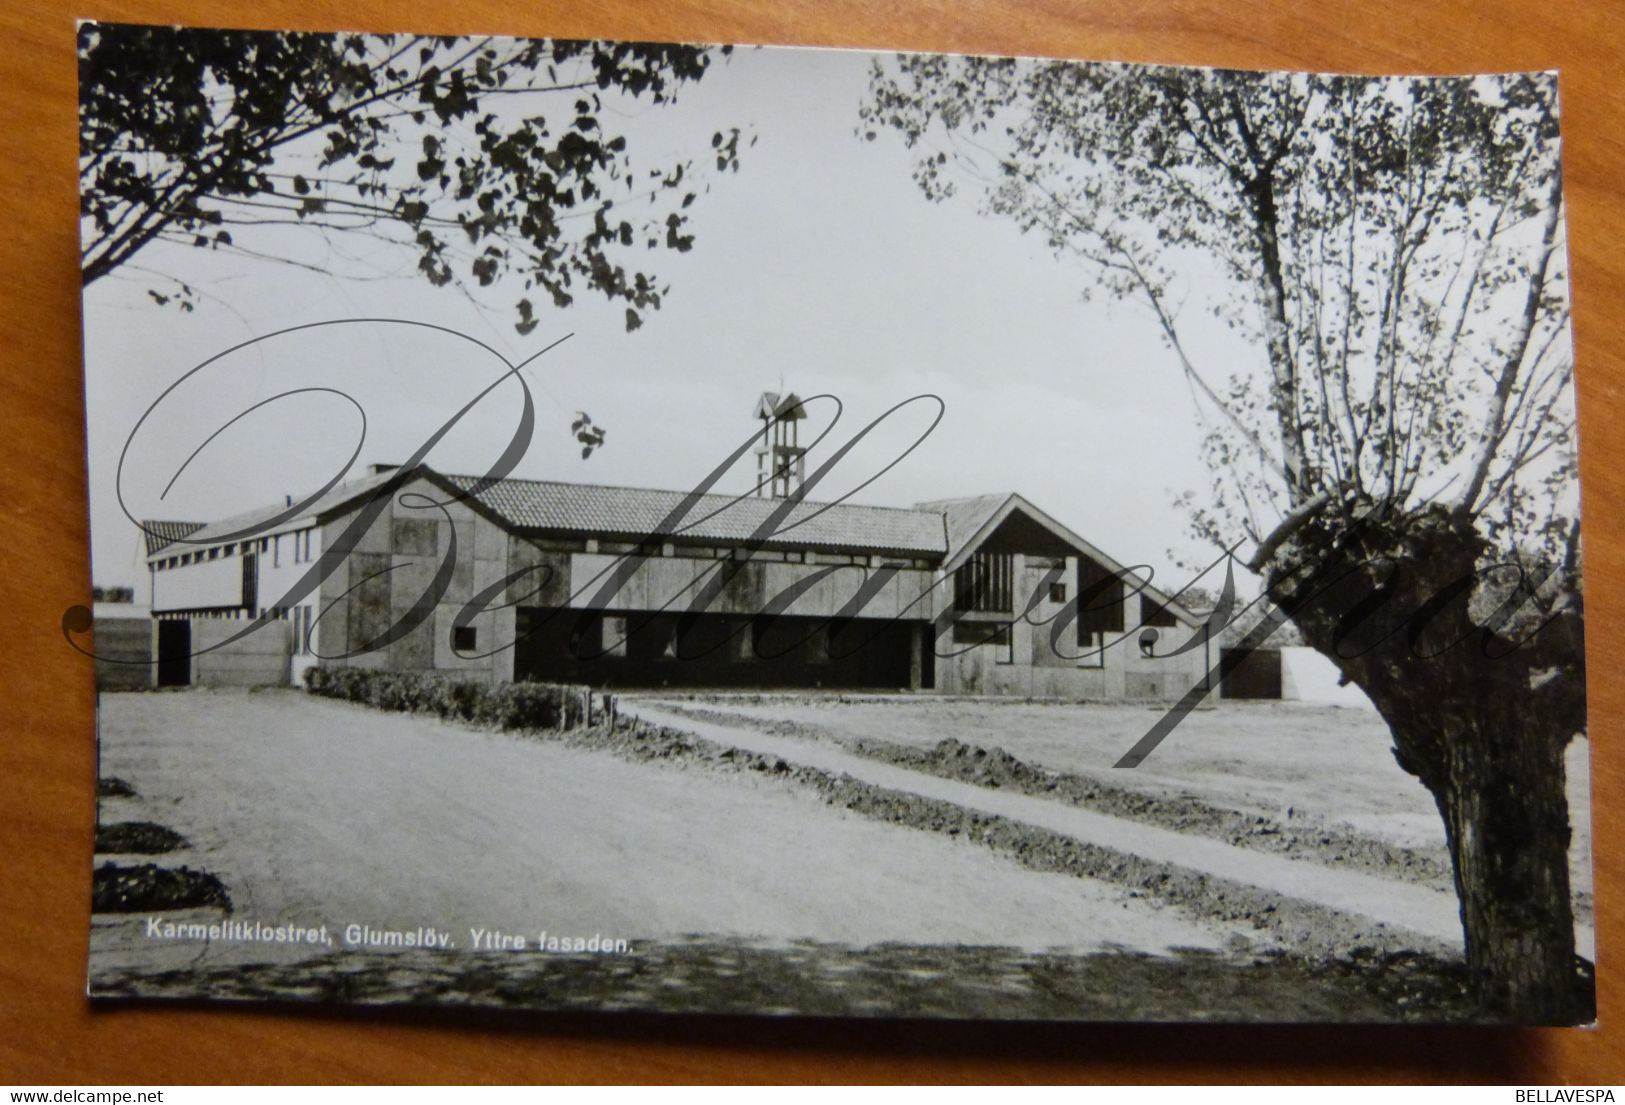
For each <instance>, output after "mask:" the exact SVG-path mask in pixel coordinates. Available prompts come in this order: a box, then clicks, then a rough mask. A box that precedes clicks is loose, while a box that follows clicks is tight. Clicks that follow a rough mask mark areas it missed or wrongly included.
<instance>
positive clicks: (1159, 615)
mask: <svg viewBox="0 0 1625 1105" xmlns="http://www.w3.org/2000/svg"><path fill="white" fill-rule="evenodd" d="M1140 624H1141V625H1145V626H1155V627H1157V628H1159V629H1172V628H1174V627H1175V626H1176V625H1178V624H1179V623H1178V622H1177V621H1176V620H1175V619H1174V613H1173V611H1172V610H1169V609H1168V607H1167V606H1166V605H1165V604H1163V603H1159V602H1158V601H1157V600H1156V599H1153V598H1152V597H1151V596H1150V595H1147V594H1146V593H1145V592H1143V591H1142V592H1140Z"/></svg>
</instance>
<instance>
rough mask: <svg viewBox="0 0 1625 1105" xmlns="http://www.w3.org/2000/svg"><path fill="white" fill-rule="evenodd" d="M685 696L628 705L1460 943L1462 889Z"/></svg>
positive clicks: (710, 734)
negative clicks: (1294, 855) (952, 768)
mask: <svg viewBox="0 0 1625 1105" xmlns="http://www.w3.org/2000/svg"><path fill="white" fill-rule="evenodd" d="M674 706H676V704H666V705H664V706H663V705H662V704H661V703H660V702H659V701H658V700H639V701H631V700H628V702H627V704H626V709H627V711H628V712H630V713H633V714H636V715H637V716H638V717H640V718H642V719H643V720H644V721H646V722H648V723H650V724H655V725H666V726H670V727H672V728H676V729H682V730H685V731H687V732H691V733H694V734H695V735H696V736H699V737H702V738H705V739H707V740H711V741H715V742H718V743H720V744H726V745H732V746H734V747H738V748H743V749H746V750H748V751H751V752H755V753H758V754H761V755H768V756H778V757H782V758H783V759H785V760H786V761H788V762H790V763H793V764H799V765H803V766H807V767H813V768H817V769H819V770H822V771H827V772H831V773H844V774H847V775H850V776H851V777H853V778H855V779H859V780H862V781H863V782H866V783H871V784H873V785H876V786H881V787H886V788H888V789H892V790H901V791H905V792H908V793H913V794H919V795H922V796H924V797H927V798H933V799H937V800H940V801H947V802H952V803H954V804H955V805H958V806H961V807H964V808H966V809H972V810H980V811H983V812H986V813H990V814H994V815H997V816H1001V817H1005V818H1009V819H1010V820H1013V821H1017V822H1022V823H1025V824H1030V825H1036V826H1039V827H1041V828H1045V829H1049V830H1051V831H1053V832H1057V833H1061V834H1063V835H1066V836H1071V837H1075V838H1077V839H1080V840H1084V841H1088V842H1091V843H1094V844H1099V845H1102V846H1104V847H1108V848H1112V849H1115V850H1117V851H1121V852H1125V853H1128V854H1131V855H1136V856H1140V857H1142V858H1145V859H1149V860H1153V861H1155V862H1159V863H1167V864H1173V865H1176V866H1181V867H1186V868H1191V869H1195V870H1199V871H1203V872H1206V873H1208V874H1211V875H1216V876H1219V877H1221V878H1225V879H1229V880H1232V881H1235V882H1240V883H1245V884H1248V885H1251V886H1256V887H1261V888H1263V889H1266V890H1270V891H1273V892H1275V893H1279V894H1282V895H1285V896H1287V897H1292V898H1297V899H1300V900H1303V901H1308V902H1312V903H1314V904H1316V905H1320V906H1324V907H1326V908H1330V909H1334V910H1338V911H1340V912H1344V913H1348V914H1353V915H1357V916H1364V917H1367V918H1370V919H1371V920H1372V921H1373V922H1377V923H1380V924H1385V925H1389V926H1396V927H1400V928H1404V929H1408V930H1410V931H1412V932H1415V933H1418V934H1420V935H1423V936H1426V937H1428V938H1431V939H1433V940H1437V941H1440V942H1442V943H1445V944H1447V945H1449V946H1453V947H1458V948H1459V947H1460V944H1461V921H1460V916H1459V913H1458V909H1457V903H1456V899H1455V896H1454V895H1453V894H1450V893H1446V892H1441V891H1438V890H1433V889H1430V888H1428V887H1425V886H1418V885H1413V884H1406V883H1402V882H1396V881H1392V880H1387V879H1382V878H1378V877H1375V876H1371V875H1365V874H1361V873H1359V872H1354V871H1345V870H1337V869H1333V868H1327V867H1324V866H1321V865H1319V864H1315V863H1310V862H1305V861H1300V860H1292V859H1286V858H1283V857H1278V856H1271V855H1267V854H1263V853H1259V852H1255V851H1251V850H1247V849H1242V848H1237V847H1234V846H1232V845H1229V844H1226V843H1223V842H1222V841H1218V840H1213V839H1209V838H1205V837H1200V836H1192V835H1188V834H1184V833H1178V832H1174V831H1171V830H1168V829H1162V828H1158V827H1155V826H1151V825H1147V824H1145V823H1143V822H1136V821H1129V820H1126V819H1123V818H1117V817H1111V816H1107V815H1104V814H1100V813H1095V812H1092V811H1089V810H1084V809H1079V808H1077V807H1075V806H1070V805H1065V804H1062V803H1057V802H1052V801H1046V800H1044V799H1041V798H1035V797H1030V796H1027V795H1022V794H1016V793H1011V792H1008V791H1002V790H990V789H988V788H985V787H980V786H975V785H972V784H969V783H962V782H958V781H955V780H951V779H944V778H940V777H938V776H934V775H926V774H923V773H920V772H917V771H911V770H908V769H907V768H903V767H899V766H894V765H892V764H887V763H881V762H878V761H876V760H873V759H869V758H866V757H863V756H858V755H855V754H853V753H851V752H848V751H846V750H845V749H842V748H840V747H837V746H835V745H833V744H831V743H828V742H822V741H817V740H811V739H806V738H800V737H793V736H786V735H780V734H773V733H765V732H761V731H760V730H758V729H756V728H754V727H751V726H749V725H739V726H735V725H720V724H716V723H714V722H709V721H704V720H700V719H696V718H694V717H693V716H691V715H690V714H688V713H686V712H683V711H682V710H681V709H680V707H678V708H673V707H674ZM1576 939H1577V942H1578V944H1579V950H1580V953H1581V954H1582V955H1586V956H1587V957H1588V958H1589V957H1590V956H1591V955H1592V954H1593V948H1594V940H1595V938H1594V934H1593V932H1592V930H1591V929H1590V928H1589V927H1588V926H1576Z"/></svg>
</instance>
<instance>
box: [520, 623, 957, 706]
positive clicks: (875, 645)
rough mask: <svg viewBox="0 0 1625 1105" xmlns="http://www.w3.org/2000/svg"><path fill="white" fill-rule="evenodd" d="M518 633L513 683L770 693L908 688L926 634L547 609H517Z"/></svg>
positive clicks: (902, 627) (880, 627) (909, 629)
mask: <svg viewBox="0 0 1625 1105" xmlns="http://www.w3.org/2000/svg"><path fill="white" fill-rule="evenodd" d="M516 628H517V641H516V644H515V648H514V678H515V679H520V680H527V679H528V680H540V681H544V682H558V683H586V684H588V685H590V686H594V687H628V688H637V687H643V688H651V687H697V688H724V687H753V688H758V689H763V690H766V689H773V688H787V687H824V688H847V689H872V690H901V689H906V688H907V687H908V686H909V679H910V666H911V661H910V648H911V646H913V644H914V642H915V641H916V640H917V634H918V633H919V629H918V627H917V625H916V623H913V622H905V621H893V620H888V619H883V618H847V619H840V620H832V619H829V618H817V617H794V616H790V615H782V616H778V617H774V618H752V617H748V616H745V615H738V614H709V613H707V614H696V615H693V616H691V617H685V616H684V615H680V614H650V613H642V612H629V613H625V614H621V613H613V612H611V613H598V612H594V611H583V610H573V609H562V610H561V609H557V608H544V607H520V608H519V611H518V623H517V627H516ZM929 654H930V653H929V650H927V652H926V655H927V656H929ZM923 674H924V673H922V676H923ZM933 675H934V672H933Z"/></svg>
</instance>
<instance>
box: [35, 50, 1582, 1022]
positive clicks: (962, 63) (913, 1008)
mask: <svg viewBox="0 0 1625 1105" xmlns="http://www.w3.org/2000/svg"><path fill="white" fill-rule="evenodd" d="M77 33H78V55H79V66H80V118H79V135H80V165H79V174H80V175H79V181H80V190H81V197H82V199H81V208H80V211H81V218H80V231H81V240H82V251H83V253H82V262H83V273H84V350H85V397H86V398H85V402H86V421H87V440H88V449H89V472H90V503H89V510H90V516H91V523H92V525H91V538H92V543H93V569H94V580H93V583H94V585H95V597H96V601H95V604H94V609H87V608H84V607H75V608H74V609H71V610H69V611H67V613H66V614H65V616H64V619H63V628H64V634H65V638H66V644H65V645H64V650H65V653H68V655H69V656H70V657H71V659H72V660H73V662H78V663H83V664H85V665H87V666H92V665H93V666H94V668H95V673H96V683H97V688H98V720H97V737H98V743H99V758H98V764H99V778H98V780H97V787H98V791H97V793H98V820H97V829H96V856H95V861H94V871H93V897H94V901H93V905H92V911H91V915H90V918H89V924H90V952H89V967H88V990H89V994H90V996H91V997H93V998H96V999H148V1000H152V999H187V1000H197V999H217V1000H230V1001H244V1000H248V1001H276V1002H286V1001H311V1002H338V1003H351V1004H415V1005H436V1006H488V1007H501V1008H525V1009H548V1010H595V1011H597V1010H636V1011H646V1012H658V1013H685V1012H703V1013H747V1014H763V1015H818V1016H850V1017H947V1018H998V1019H1043V1020H1113V1021H1140V1020H1143V1021H1339V1022H1395V1021H1405V1022H1470V1023H1508V1022H1511V1023H1522V1024H1557V1025H1573V1024H1586V1023H1589V1022H1591V1021H1592V1020H1593V1019H1594V1015H1595V1013H1594V1010H1595V998H1594V968H1593V962H1594V959H1595V951H1594V934H1593V914H1592V899H1591V864H1590V831H1589V829H1590V799H1589V775H1588V770H1587V769H1588V743H1587V740H1586V696H1585V663H1584V652H1583V634H1582V623H1583V591H1582V586H1581V555H1580V548H1581V546H1580V527H1579V495H1578V488H1577V482H1576V481H1577V471H1578V465H1577V445H1576V440H1575V407H1574V403H1575V399H1574V386H1573V366H1574V350H1573V343H1572V338H1571V332H1570V326H1569V292H1568V268H1567V261H1566V249H1567V246H1566V240H1565V236H1564V218H1563V211H1564V206H1563V183H1562V182H1563V177H1562V171H1561V161H1560V139H1559V129H1558V97H1557V88H1558V84H1557V78H1556V75H1555V74H1553V73H1521V74H1503V75H1496V76H1450V77H1383V76H1358V77H1357V76H1334V75H1319V74H1309V73H1292V72H1243V71H1227V70H1216V69H1183V68H1170V67H1149V66H1139V65H1124V64H1114V63H1109V62H1105V61H1083V60H1052V59H1041V58H1006V57H968V56H943V55H930V54H896V53H891V52H875V53H867V52H861V51H831V50H812V49H787V48H770V47H745V46H734V47H728V46H710V45H691V44H668V43H646V42H610V41H574V40H524V39H509V38H492V37H439V36H437V37H424V36H413V35H406V34H400V35H377V34H359V33H332V34H328V33H305V32H300V33H271V32H262V31H236V30H219V29H206V28H175V27H155V26H135V25H125V24H116V23H92V22H87V23H84V24H82V25H81V26H80V27H79V29H78V32H77ZM70 646H71V649H72V650H77V653H78V654H81V655H73V654H72V653H71V652H68V650H69V648H70Z"/></svg>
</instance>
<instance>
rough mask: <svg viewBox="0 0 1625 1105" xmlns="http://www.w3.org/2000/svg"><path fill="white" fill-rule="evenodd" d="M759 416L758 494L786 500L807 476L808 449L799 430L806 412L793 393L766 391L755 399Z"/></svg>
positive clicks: (757, 445) (799, 398)
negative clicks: (802, 443) (781, 393)
mask: <svg viewBox="0 0 1625 1105" xmlns="http://www.w3.org/2000/svg"><path fill="white" fill-rule="evenodd" d="M756 417H757V418H759V419H761V421H762V436H761V440H760V441H758V442H757V443H756V494H758V495H762V496H765V497H767V498H771V499H787V498H789V497H790V493H791V492H792V491H793V490H796V489H799V488H800V487H801V481H802V480H803V479H804V478H805V477H806V460H805V457H806V452H807V450H805V449H803V448H802V447H801V442H800V432H799V427H800V425H801V421H802V419H804V418H806V417H807V412H806V411H805V410H804V409H802V406H801V397H800V396H798V395H797V394H796V393H795V392H793V391H791V392H786V393H785V394H783V395H780V394H779V393H778V392H776V391H764V392H762V397H761V398H760V399H758V400H756Z"/></svg>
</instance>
